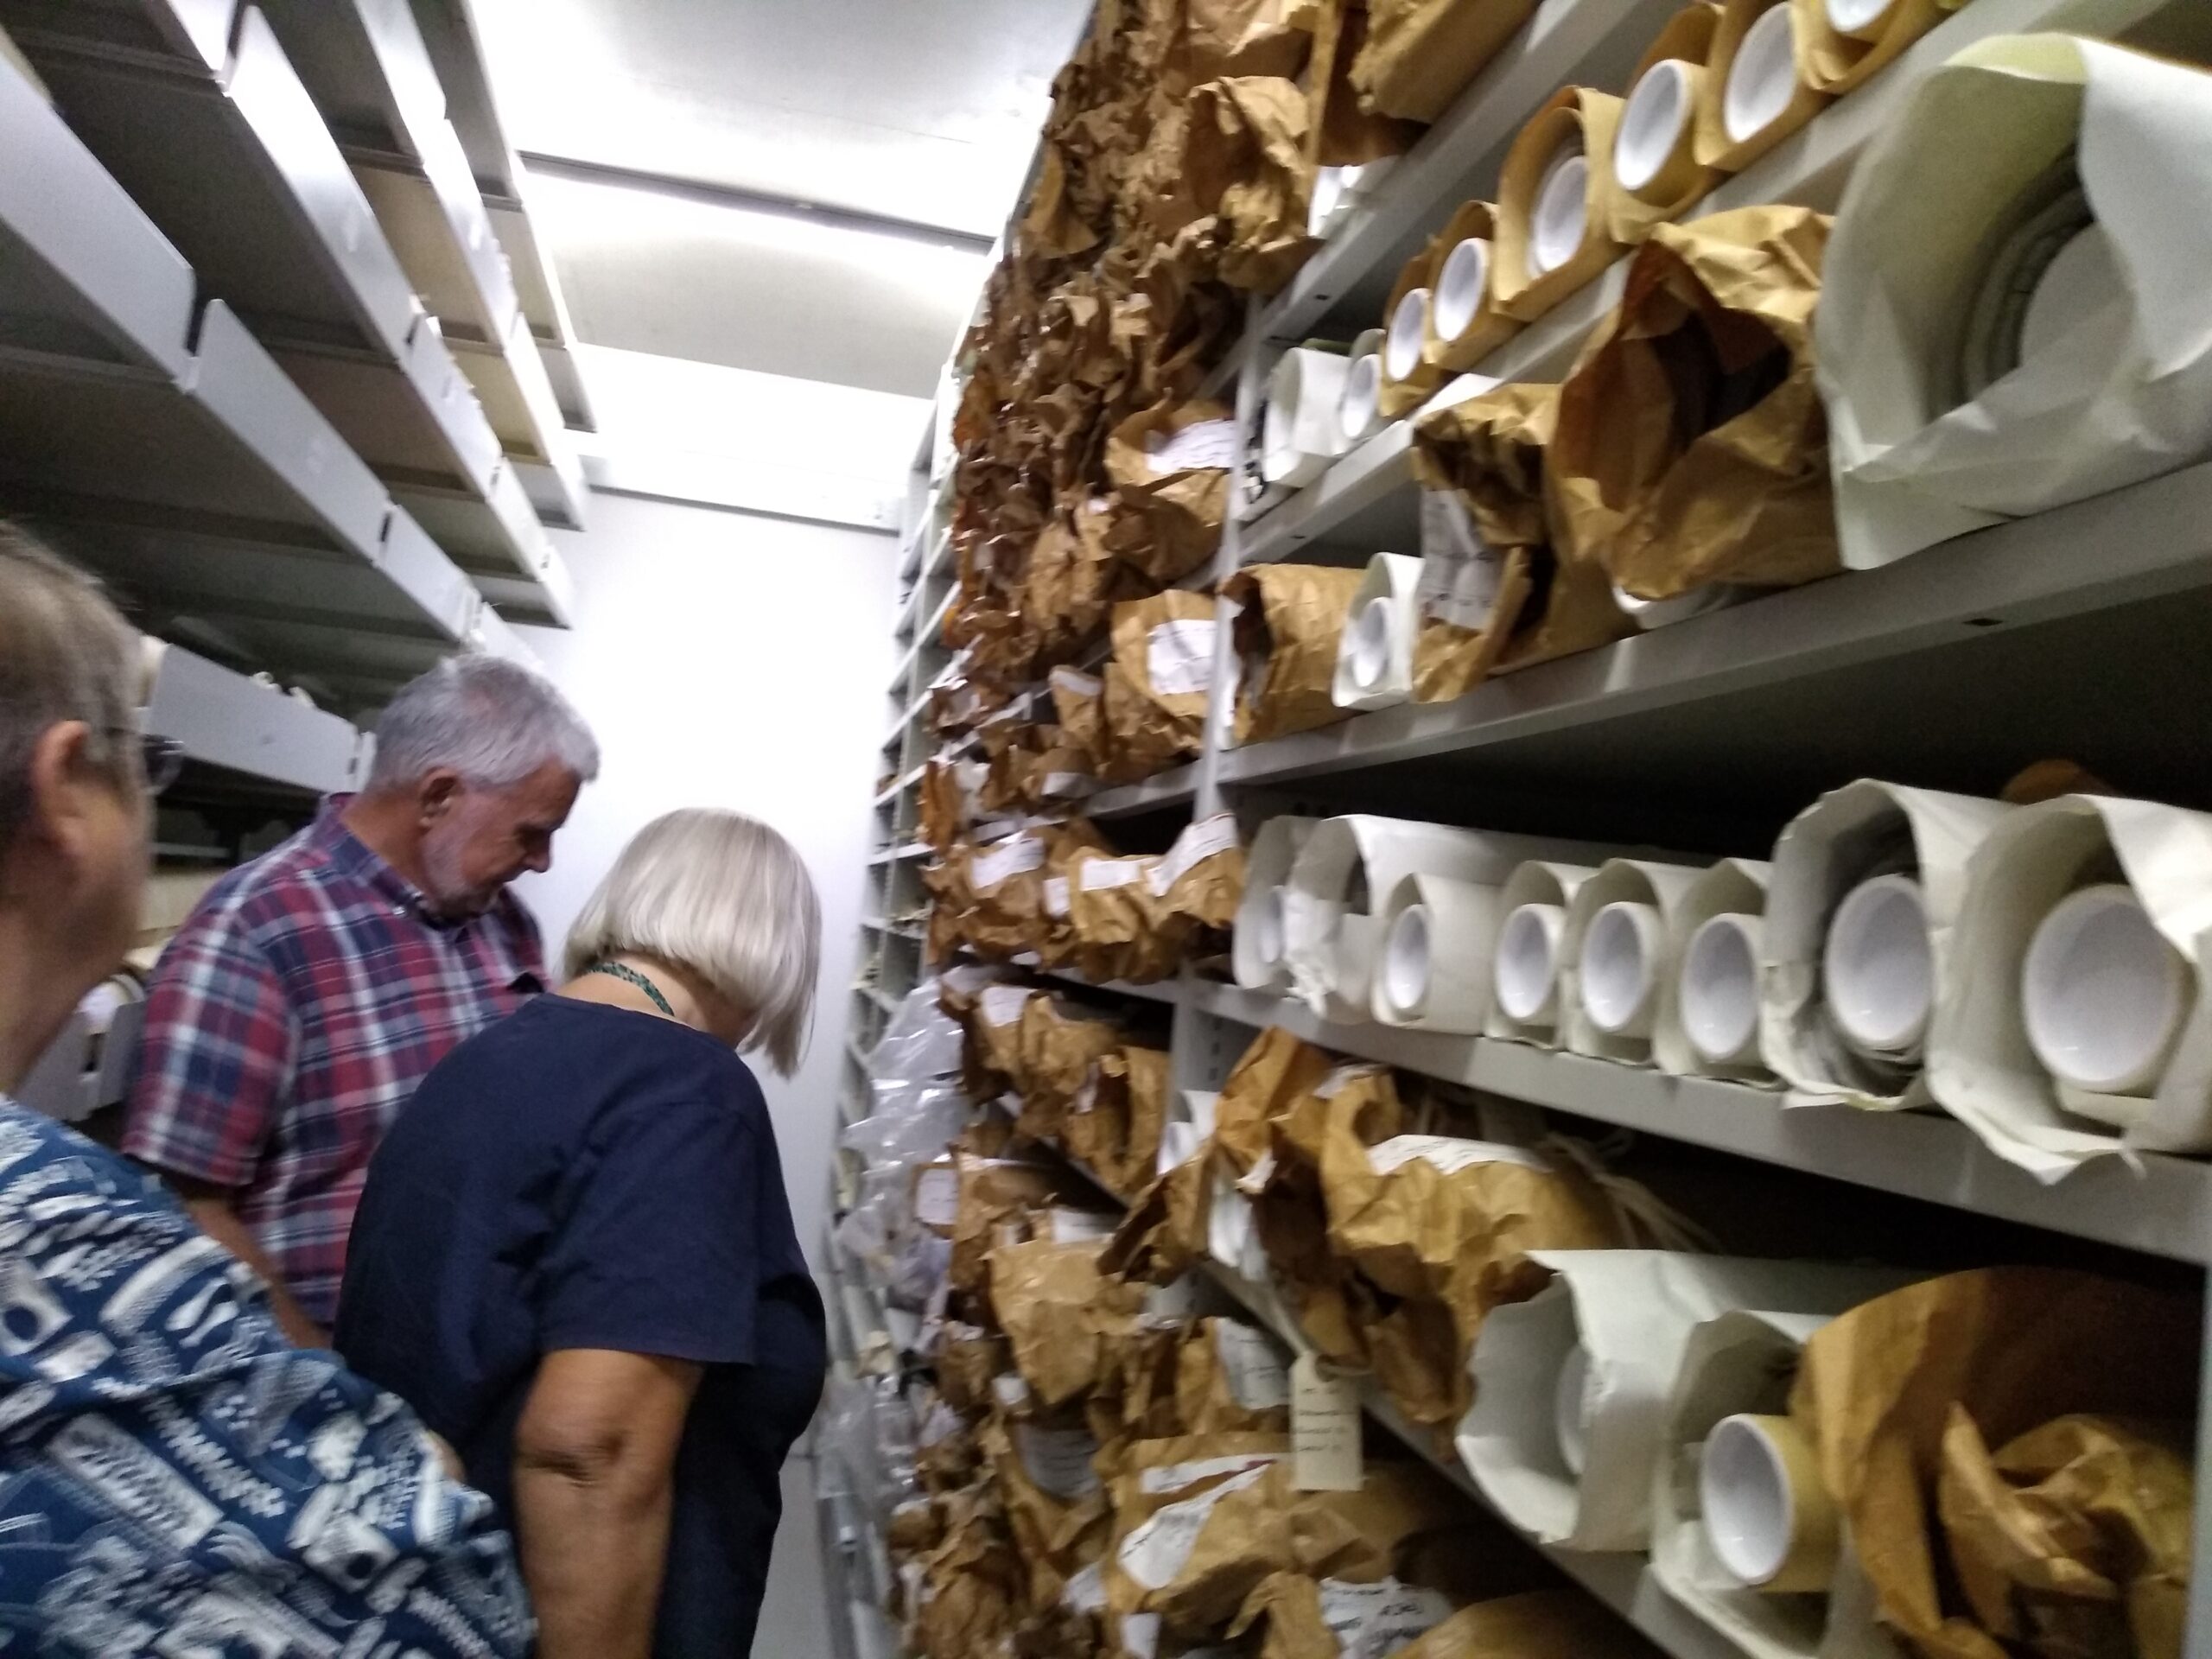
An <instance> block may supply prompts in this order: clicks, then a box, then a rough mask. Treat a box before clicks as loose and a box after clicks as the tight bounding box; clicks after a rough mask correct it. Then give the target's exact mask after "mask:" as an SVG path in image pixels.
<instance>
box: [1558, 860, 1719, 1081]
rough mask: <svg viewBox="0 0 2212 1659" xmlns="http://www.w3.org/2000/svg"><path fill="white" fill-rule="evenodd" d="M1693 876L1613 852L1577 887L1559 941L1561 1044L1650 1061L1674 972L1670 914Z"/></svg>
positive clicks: (1692, 871) (1684, 869)
mask: <svg viewBox="0 0 2212 1659" xmlns="http://www.w3.org/2000/svg"><path fill="white" fill-rule="evenodd" d="M1698 874H1699V872H1698V870H1697V869H1696V868H1694V867H1692V866H1688V865H1681V864H1669V863H1662V862H1658V861H1653V860H1650V859H1629V858H1616V859H1610V860H1608V861H1606V862H1605V865H1604V866H1603V867H1601V868H1599V870H1598V871H1597V872H1596V874H1593V875H1592V877H1591V878H1590V880H1587V881H1586V882H1584V883H1583V884H1582V885H1581V886H1580V887H1578V888H1577V889H1576V891H1575V893H1574V896H1573V899H1572V901H1571V902H1570V903H1569V904H1568V906H1567V925H1566V928H1565V931H1564V932H1563V934H1562V937H1561V938H1560V1004H1559V1016H1560V1025H1559V1029H1560V1037H1561V1040H1562V1042H1563V1044H1564V1046H1567V1047H1568V1048H1570V1049H1572V1050H1573V1051H1574V1052H1576V1053H1578V1054H1592V1055H1595V1056H1597V1057H1599V1058H1601V1059H1609V1060H1618V1061H1621V1062H1623V1063H1624V1064H1628V1065H1646V1064H1649V1061H1650V1058H1651V1033H1652V1031H1653V1029H1654V1028H1655V1027H1656V1026H1657V1024H1658V1020H1659V1011H1660V1007H1661V1004H1662V1001H1663V1000H1664V997H1665V994H1666V986H1667V984H1668V982H1669V981H1670V980H1672V979H1673V978H1674V976H1675V949H1676V946H1677V941H1676V939H1675V938H1674V937H1671V930H1672V927H1673V924H1674V917H1675V912H1676V910H1677V908H1678V907H1679V906H1681V902H1682V900H1683V899H1684V898H1685V897H1687V896H1688V893H1689V891H1690V889H1691V887H1694V885H1695V884H1696V881H1697V879H1698ZM1601 918H1603V920H1604V922H1605V925H1604V926H1603V927H1600V926H1599V922H1600V920H1601ZM1593 969H1594V970H1595V971H1596V972H1597V973H1598V975H1599V982H1598V983H1597V984H1596V985H1594V986H1592V985H1589V984H1586V982H1585V975H1586V973H1588V972H1590V971H1592V970H1593ZM1593 993H1594V995H1593Z"/></svg>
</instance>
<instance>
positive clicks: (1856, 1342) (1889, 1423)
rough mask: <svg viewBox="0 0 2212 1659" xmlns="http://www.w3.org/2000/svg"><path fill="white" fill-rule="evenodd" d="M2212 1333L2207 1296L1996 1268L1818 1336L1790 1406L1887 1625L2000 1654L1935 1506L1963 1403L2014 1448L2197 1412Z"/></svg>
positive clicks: (1937, 1649)
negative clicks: (1956, 1567) (1967, 1595)
mask: <svg viewBox="0 0 2212 1659" xmlns="http://www.w3.org/2000/svg"><path fill="white" fill-rule="evenodd" d="M2202 1328H2203V1324H2202V1313H2201V1310H2200V1309H2199V1307H2198V1306H2197V1304H2196V1299H2195V1298H2183V1297H2177V1296H2171V1295H2166V1294H2159V1293H2156V1292H2152V1291H2147V1290H2144V1289H2142V1288H2140V1287H2137V1286H2134V1285H2132V1284H2129V1283H2126V1281H2120V1280H2113V1279H2107V1278H2103V1277H2101V1276H2099V1275H2096V1274H2086V1273H2074V1272H2068V1271H2063V1270H2059V1269H2055V1268H1983V1269H1980V1270H1978V1271H1975V1272H1970V1273H1958V1274H1949V1275H1948V1276H1946V1277H1943V1278H1941V1279H1931V1280H1928V1281H1924V1282H1923V1283H1920V1284H1916V1285H1912V1286H1910V1287H1906V1288H1905V1289H1904V1290H1899V1291H1894V1292H1892V1293H1891V1294H1889V1295H1887V1296H1882V1297H1878V1298H1877V1299H1876V1300H1873V1301H1871V1302H1867V1303H1865V1304H1863V1305H1862V1306H1859V1307H1856V1308H1853V1310H1852V1311H1851V1312H1850V1313H1846V1314H1844V1315H1843V1316H1842V1317H1841V1318H1840V1319H1835V1320H1834V1321H1833V1322H1831V1323H1830V1324H1828V1325H1824V1326H1822V1327H1821V1329H1820V1330H1818V1331H1816V1332H1814V1333H1813V1336H1812V1338H1811V1340H1810V1341H1808V1343H1807V1344H1805V1351H1804V1357H1803V1360H1802V1363H1801V1365H1800V1367H1799V1370H1798V1372H1797V1380H1796V1385H1795V1387H1794V1388H1793V1389H1792V1391H1791V1395H1790V1402H1789V1409H1790V1414H1791V1415H1792V1416H1793V1417H1795V1418H1796V1420H1797V1421H1798V1422H1800V1423H1801V1424H1802V1425H1804V1426H1805V1428H1806V1431H1807V1433H1809V1434H1811V1435H1812V1436H1813V1437H1814V1440H1815V1443H1816V1444H1817V1445H1818V1446H1819V1448H1820V1453H1821V1477H1822V1478H1823V1479H1824V1480H1825V1481H1826V1483H1827V1487H1828V1490H1829V1491H1831V1492H1832V1493H1834V1496H1835V1499H1836V1502H1837V1503H1839V1504H1840V1506H1841V1507H1842V1509H1843V1511H1844V1515H1845V1517H1846V1519H1847V1522H1848V1524H1849V1535H1850V1538H1851V1543H1852V1548H1853V1552H1854V1554H1856V1555H1857V1556H1858V1558H1859V1564H1860V1566H1861V1567H1862V1568H1863V1570H1864V1572H1865V1574H1866V1580H1867V1581H1868V1583H1869V1584H1870V1586H1872V1592H1873V1599H1874V1601H1875V1605H1876V1611H1877V1613H1878V1617H1879V1618H1880V1620H1881V1622H1882V1623H1883V1624H1885V1625H1886V1626H1888V1627H1889V1628H1890V1629H1891V1630H1892V1631H1894V1632H1895V1633H1896V1634H1897V1636H1899V1637H1901V1638H1903V1639H1904V1641H1905V1642H1906V1643H1909V1644H1910V1647H1911V1648H1912V1649H1914V1650H1915V1651H1916V1652H1917V1653H1919V1654H1921V1655H1923V1656H1925V1659H1986V1656H1988V1655H1989V1654H1990V1653H1992V1652H1993V1647H1992V1645H1991V1643H1990V1639H1989V1637H1987V1636H1986V1634H1984V1633H1983V1631H1982V1630H1980V1629H1977V1628H1976V1627H1975V1625H1974V1623H1973V1622H1972V1621H1971V1619H1970V1618H1969V1615H1970V1612H1971V1609H1970V1608H1968V1607H1967V1606H1966V1605H1961V1603H1960V1602H1959V1601H1958V1600H1957V1599H1955V1598H1954V1597H1953V1596H1952V1595H1950V1594H1949V1593H1948V1592H1946V1590H1945V1589H1944V1587H1943V1586H1944V1582H1945V1581H1944V1579H1943V1578H1942V1575H1941V1574H1940V1573H1939V1570H1938V1566H1937V1562H1938V1560H1939V1552H1940V1551H1941V1549H1942V1539H1941V1538H1940V1537H1939V1535H1938V1516H1936V1513H1935V1512H1934V1510H1933V1507H1932V1500H1933V1498H1934V1497H1935V1495H1936V1488H1937V1483H1938V1478H1939V1474H1940V1471H1941V1468H1942V1459H1943V1455H1944V1442H1945V1435H1946V1433H1947V1431H1948V1429H1949V1428H1950V1427H1951V1425H1952V1421H1953V1418H1952V1413H1953V1410H1954V1408H1962V1409H1963V1410H1964V1411H1965V1412H1966V1413H1967V1414H1968V1415H1969V1416H1970V1417H1971V1418H1972V1419H1973V1421H1974V1426H1975V1427H1976V1429H1977V1430H1978V1431H1979V1433H1980V1434H1981V1435H1983V1436H1986V1439H1987V1440H1990V1441H1993V1442H1995V1443H1997V1444H1998V1445H1999V1446H2004V1445H2006V1444H2007V1443H2009V1442H2011V1441H2012V1440H2015V1439H2016V1438H2018V1437H2019V1436H2021V1435H2024V1434H2026V1433H2028V1432H2029V1431H2030V1430H2031V1429H2035V1428H2037V1427H2041V1426H2043V1425H2044V1424H2047V1423H2049V1422H2050V1421H2051V1420H2052V1419H2054V1418H2056V1417H2060V1416H2064V1415H2067V1414H2074V1413H2083V1412H2087V1413H2094V1414H2099V1415H2103V1416H2110V1417H2118V1418H2122V1419H2131V1420H2133V1419H2148V1420H2153V1421H2156V1420H2176V1419H2179V1420H2186V1419H2188V1418H2189V1417H2190V1416H2191V1415H2193V1414H2194V1412H2195V1408H2196V1382H2197V1359H2198V1354H2197V1341H2198V1335H2199V1333H2200V1332H2202Z"/></svg>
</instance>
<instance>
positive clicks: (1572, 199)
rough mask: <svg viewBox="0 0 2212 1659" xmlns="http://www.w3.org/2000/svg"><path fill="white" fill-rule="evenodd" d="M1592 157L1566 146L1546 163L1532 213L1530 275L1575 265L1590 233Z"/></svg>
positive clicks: (1575, 147)
mask: <svg viewBox="0 0 2212 1659" xmlns="http://www.w3.org/2000/svg"><path fill="white" fill-rule="evenodd" d="M1590 222H1591V214H1590V158H1589V156H1587V155H1586V154H1585V153H1584V152H1583V150H1582V149H1581V147H1580V144H1572V145H1563V146H1561V147H1560V149H1558V150H1556V151H1554V153H1553V155H1552V157H1551V159H1550V160H1549V161H1548V162H1545V163H1544V172H1543V177H1542V179H1541V181H1539V182H1538V184H1537V186H1536V198H1535V205H1534V207H1532V208H1531V209H1530V211H1529V255H1528V257H1529V275H1530V276H1531V277H1548V276H1549V275H1551V273H1552V272H1554V271H1555V270H1559V269H1560V267H1561V266H1563V265H1566V264H1571V263H1572V262H1573V258H1574V256H1575V255H1576V254H1578V253H1580V252H1581V251H1582V243H1583V238H1586V236H1588V235H1589V233H1590Z"/></svg>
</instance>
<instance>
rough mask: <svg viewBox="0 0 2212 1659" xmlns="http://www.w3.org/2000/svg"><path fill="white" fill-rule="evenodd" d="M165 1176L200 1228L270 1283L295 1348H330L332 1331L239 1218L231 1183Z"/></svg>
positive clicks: (280, 1320)
mask: <svg viewBox="0 0 2212 1659" xmlns="http://www.w3.org/2000/svg"><path fill="white" fill-rule="evenodd" d="M162 1179H163V1180H165V1181H167V1182H168V1184H169V1185H171V1186H173V1187H175V1189H176V1192H177V1195H178V1196H179V1197H180V1198H182V1199H183V1200H184V1207H185V1209H186V1210H187V1211H188V1212H189V1213H190V1214H191V1217H192V1218H193V1220H194V1221H195V1222H197V1223H198V1224H200V1231H201V1232H203V1233H205V1234H207V1236H208V1237H210V1238H212V1239H213V1240H214V1241H215V1242H216V1243H218V1244H220V1245H221V1246H222V1247H223V1248H224V1249H226V1250H228V1251H229V1252H230V1253H231V1254H232V1255H235V1256H236V1257H238V1260H239V1261H241V1262H245V1264H246V1266H248V1267H249V1268H252V1269H253V1271H254V1273H255V1274H257V1276H258V1277H259V1278H260V1280H261V1282H262V1283H263V1284H264V1285H266V1286H268V1287H269V1302H270V1312H271V1313H274V1314H275V1315H276V1316H277V1324H278V1325H282V1326H283V1331H284V1335H285V1336H286V1337H287V1338H289V1339H290V1341H291V1344H292V1345H293V1346H294V1347H295V1348H327V1347H329V1346H330V1332H327V1331H326V1330H324V1329H323V1328H322V1327H321V1325H317V1324H316V1323H315V1321H314V1320H313V1319H309V1318H308V1316H307V1314H306V1313H304V1312H302V1310H301V1307H300V1305H299V1304H298V1303H297V1302H296V1301H294V1300H292V1297H291V1293H290V1292H289V1291H287V1290H286V1289H285V1288H284V1283H283V1280H281V1279H279V1278H278V1277H277V1268H276V1266H275V1264H274V1263H272V1262H270V1259H269V1257H268V1256H267V1255H266V1254H264V1252H263V1250H262V1248H261V1246H260V1245H259V1244H257V1243H255V1242H254V1236H253V1235H252V1233H251V1232H250V1231H248V1230H247V1228H246V1224H245V1222H244V1221H242V1220H240V1219H239V1218H238V1202H237V1198H236V1197H235V1196H234V1195H233V1194H232V1191H231V1189H230V1188H228V1187H223V1186H211V1185H208V1184H207V1182H206V1181H195V1180H194V1179H191V1178H190V1177H188V1176H184V1175H173V1174H170V1173H168V1171H166V1170H164V1171H163V1172H162Z"/></svg>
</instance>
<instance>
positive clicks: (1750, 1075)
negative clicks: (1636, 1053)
mask: <svg viewBox="0 0 2212 1659" xmlns="http://www.w3.org/2000/svg"><path fill="white" fill-rule="evenodd" d="M1768 874H1769V866H1768V865H1767V864H1766V863H1764V861H1761V860H1758V859H1748V858H1725V859H1723V860H1721V861H1720V862H1719V863H1718V864H1715V865H1714V866H1713V868H1711V869H1709V870H1707V871H1705V872H1703V873H1702V874H1700V875H1699V876H1698V878H1697V880H1694V882H1692V883H1691V884H1690V887H1689V890H1688V892H1687V893H1683V894H1682V896H1681V900H1680V901H1679V903H1678V904H1677V905H1676V906H1675V911H1674V914H1673V918H1672V926H1673V928H1674V931H1675V938H1674V942H1673V944H1672V945H1671V947H1670V954H1671V956H1672V957H1673V960H1674V962H1675V974H1674V976H1673V978H1672V980H1671V981H1670V982H1669V984H1668V985H1667V986H1666V987H1665V988H1664V994H1663V995H1662V1001H1661V1003H1660V1008H1659V1020H1658V1024H1657V1025H1656V1027H1654V1028H1653V1031H1652V1033H1651V1058H1653V1059H1654V1060H1656V1062H1657V1063H1658V1065H1659V1069H1660V1070H1661V1071H1669V1072H1672V1073H1673V1074H1674V1075H1675V1076H1676V1077H1689V1076H1702V1077H1728V1078H1732V1079H1734V1080H1736V1081H1738V1082H1746V1083H1770V1082H1771V1081H1772V1080H1773V1073H1772V1072H1770V1071H1768V1070H1767V1067H1766V1065H1765V1062H1764V1059H1763V1058H1761V1056H1760V1053H1759V985H1758V974H1759V967H1758V965H1759V959H1760V946H1761V942H1762V940H1763V937H1764V917H1765V914H1766V886H1767V879H1768Z"/></svg>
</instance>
